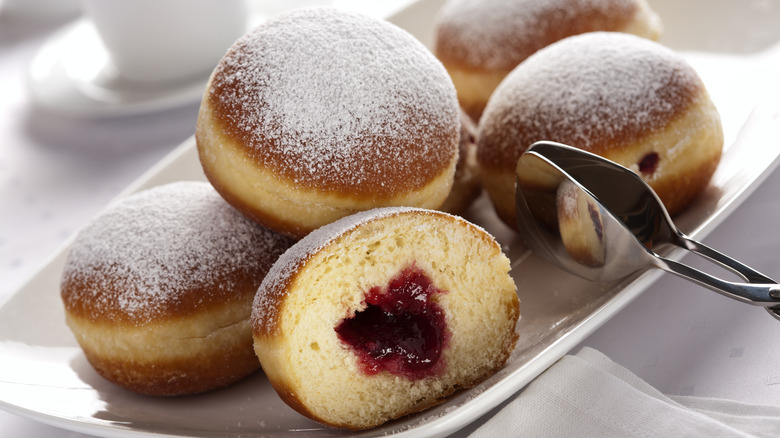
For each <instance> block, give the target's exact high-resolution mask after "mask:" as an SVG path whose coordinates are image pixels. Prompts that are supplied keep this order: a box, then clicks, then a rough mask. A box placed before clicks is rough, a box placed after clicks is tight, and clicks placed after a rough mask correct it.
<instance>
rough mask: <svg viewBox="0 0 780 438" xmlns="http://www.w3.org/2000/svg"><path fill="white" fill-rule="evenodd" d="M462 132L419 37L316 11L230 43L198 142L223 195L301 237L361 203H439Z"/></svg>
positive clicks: (442, 75)
mask: <svg viewBox="0 0 780 438" xmlns="http://www.w3.org/2000/svg"><path fill="white" fill-rule="evenodd" d="M459 129H460V125H459V120H458V103H457V97H456V94H455V89H454V86H453V85H452V81H451V79H450V78H449V76H448V75H447V72H446V70H445V69H444V67H443V66H442V65H441V63H440V62H439V61H438V60H437V59H436V58H435V57H434V56H433V55H432V54H431V53H430V51H428V50H427V49H426V48H425V47H424V46H423V45H422V44H421V43H420V42H419V41H417V40H415V39H414V38H413V37H412V36H411V35H409V34H407V33H405V32H404V31H402V30H401V29H399V28H397V27H395V26H393V25H391V24H390V23H387V22H384V21H381V20H377V19H373V18H368V17H364V16H361V15H358V14H353V13H348V12H344V11H339V10H337V9H333V8H313V9H306V10H299V11H295V12H293V13H289V14H284V16H281V17H278V18H277V19H273V20H269V21H268V22H266V23H265V24H263V25H261V26H260V27H258V28H257V29H255V30H254V31H253V32H250V33H249V34H247V35H245V36H244V37H243V38H241V39H239V40H238V41H237V42H236V43H235V44H234V46H233V47H232V48H231V49H230V50H229V51H228V53H227V54H226V55H225V57H224V58H223V59H222V60H221V62H220V63H219V65H218V66H217V67H216V69H215V71H214V73H213V75H212V77H211V80H210V82H209V84H208V86H207V88H206V92H205V93H204V96H203V100H202V103H201V111H200V114H199V117H198V124H197V129H196V140H197V143H198V152H199V156H200V159H201V163H202V164H203V168H204V171H205V173H206V176H207V177H208V178H209V181H211V182H212V184H213V185H214V186H215V187H216V188H217V190H218V191H219V192H220V193H221V194H223V196H224V197H225V199H227V200H228V201H229V202H230V203H231V204H233V205H234V206H235V207H236V208H238V209H240V210H241V211H242V212H243V213H245V214H246V215H247V216H249V217H252V218H254V219H256V220H258V221H261V222H262V223H264V224H266V225H267V226H271V227H273V228H275V229H277V230H279V231H281V232H285V233H287V234H289V235H292V236H294V237H302V235H304V234H305V233H306V232H308V231H311V230H312V229H315V228H317V227H319V226H321V225H323V224H325V223H328V222H332V221H333V220H335V219H338V218H339V217H342V216H345V215H347V214H351V213H354V212H356V211H360V210H364V209H367V208H373V207H377V206H382V205H415V206H420V207H425V208H437V207H439V206H440V205H441V204H442V202H443V201H444V199H445V198H446V196H447V194H448V192H449V190H450V187H451V185H452V177H453V174H454V172H455V166H456V163H457V158H458V139H459V135H460V134H459ZM237 175H240V177H239V176H237ZM286 206H290V209H291V210H290V211H287V208H286ZM320 215H321V217H320Z"/></svg>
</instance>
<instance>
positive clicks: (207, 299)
mask: <svg viewBox="0 0 780 438" xmlns="http://www.w3.org/2000/svg"><path fill="white" fill-rule="evenodd" d="M290 245H291V242H290V241H289V240H288V239H286V238H284V237H282V236H280V235H279V234H277V233H275V232H272V231H270V230H267V229H265V228H262V227H260V226H258V225H256V224H255V223H253V222H251V221H249V220H248V219H246V218H245V217H243V216H241V215H240V214H239V213H238V212H237V211H235V210H234V209H233V208H232V207H230V206H229V205H228V204H227V203H226V202H225V201H224V200H223V199H222V198H221V197H220V196H219V195H218V194H217V193H216V191H215V190H214V189H213V188H212V187H211V186H210V185H209V184H207V183H202V182H179V183H174V184H169V185H166V186H161V187H157V188H154V189H150V190H148V191H144V192H141V193H138V194H136V195H133V196H131V197H128V198H125V199H123V200H121V201H119V202H117V203H116V204H113V205H111V206H110V207H109V208H107V209H106V210H105V211H104V212H103V213H101V214H100V215H98V216H97V217H95V218H94V219H93V220H92V221H91V222H90V223H89V224H88V225H87V226H86V227H85V228H84V229H83V230H82V231H81V232H80V233H79V234H78V236H77V238H76V240H75V242H74V243H73V246H72V247H71V250H70V253H69V254H68V258H67V260H66V263H65V268H64V271H63V279H62V285H63V299H64V301H65V303H66V307H82V311H83V312H82V313H84V314H85V315H84V316H85V317H90V316H91V315H92V316H95V317H97V315H100V317H102V318H106V317H111V318H116V319H120V320H125V321H134V322H136V323H143V322H145V321H148V320H150V319H152V318H155V317H158V316H160V315H164V314H165V313H167V312H169V311H176V312H179V313H181V312H184V313H186V312H191V311H193V310H195V309H194V308H193V306H194V307H197V306H198V305H199V304H210V303H213V302H215V301H217V300H228V299H231V298H235V297H236V296H237V295H239V294H246V293H247V292H246V291H245V290H244V289H247V285H246V284H243V283H242V284H238V283H237V281H238V282H241V281H242V280H236V278H237V276H236V275H234V274H236V273H242V275H243V276H245V277H246V276H248V275H252V274H256V275H259V276H260V277H259V278H257V279H255V280H254V281H255V282H256V283H254V287H256V286H257V284H259V282H260V281H261V280H262V274H264V273H265V272H266V271H267V269H268V268H269V267H270V266H271V264H272V263H273V262H274V261H275V259H276V258H277V257H278V255H279V254H281V252H282V251H284V250H285V249H286V248H287V247H289V246H290ZM238 277H241V275H239V276H238ZM252 287H253V286H251V285H250V286H249V288H252ZM236 288H240V289H241V290H236ZM204 291H205V292H204ZM253 292H254V289H250V290H249V293H253Z"/></svg>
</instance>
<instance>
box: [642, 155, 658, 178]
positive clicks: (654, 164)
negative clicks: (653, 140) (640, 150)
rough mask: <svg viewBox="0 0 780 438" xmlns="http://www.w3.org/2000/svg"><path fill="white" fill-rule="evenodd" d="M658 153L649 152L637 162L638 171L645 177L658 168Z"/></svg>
mask: <svg viewBox="0 0 780 438" xmlns="http://www.w3.org/2000/svg"><path fill="white" fill-rule="evenodd" d="M659 158H660V157H659V156H658V153H656V152H650V153H649V154H647V155H645V156H644V157H642V159H641V160H639V171H640V172H642V173H643V174H645V175H652V174H653V173H655V170H656V169H657V168H658V159H659Z"/></svg>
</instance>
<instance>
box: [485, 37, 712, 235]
mask: <svg viewBox="0 0 780 438" xmlns="http://www.w3.org/2000/svg"><path fill="white" fill-rule="evenodd" d="M542 140H548V141H555V142H560V143H564V144H568V145H570V146H574V147H578V148H581V149H584V150H587V151H589V152H593V153H595V154H597V155H601V156H603V157H605V158H607V159H610V160H612V161H615V162H617V163H619V164H622V165H623V166H626V167H628V168H630V169H631V170H633V171H635V172H636V173H638V174H639V175H640V176H641V177H642V178H643V179H644V180H645V181H646V182H647V183H648V184H649V185H650V186H651V187H652V188H653V189H654V190H655V191H656V193H657V194H658V196H659V197H660V198H661V200H662V201H663V203H664V205H665V206H666V208H667V209H668V210H669V213H670V214H675V213H677V212H679V211H681V210H682V209H683V208H684V207H685V206H686V205H687V204H688V203H689V202H690V201H692V200H693V199H694V198H695V197H696V195H698V194H699V193H700V192H701V191H702V190H703V189H704V188H705V187H706V185H707V184H708V182H709V180H710V177H711V176H712V174H713V173H714V171H715V168H716V167H717V165H718V162H719V161H720V156H721V151H722V148H723V129H722V127H721V123H720V116H719V115H718V111H717V109H716V108H715V106H714V104H713V103H712V101H711V99H710V97H709V94H708V93H707V90H706V89H705V86H704V83H703V82H702V81H701V79H700V78H699V76H698V74H697V73H696V71H695V70H694V69H693V68H692V67H691V66H690V65H689V64H688V63H687V62H686V61H685V60H684V59H683V58H682V57H681V56H680V55H679V54H677V53H675V52H673V51H672V50H670V49H668V48H666V47H664V46H662V45H660V44H658V43H655V42H653V41H650V40H647V39H644V38H639V37H636V36H633V35H628V34H622V33H617V32H592V33H588V34H583V35H577V36H573V37H569V38H566V39H564V40H561V41H559V42H557V43H554V44H552V45H550V46H547V47H545V48H544V49H542V50H540V51H538V52H536V53H535V54H534V55H532V56H531V57H529V58H528V59H527V60H525V61H524V62H523V63H521V64H520V65H518V66H517V68H515V69H514V70H513V71H512V73H511V74H510V75H509V76H507V77H506V79H505V80H504V81H503V82H502V83H501V85H500V86H499V87H498V88H497V89H496V91H495V93H493V96H492V97H491V98H490V101H489V102H488V106H487V107H486V108H485V113H484V114H483V116H482V120H480V123H479V127H478V132H477V161H478V162H479V165H480V168H481V176H482V184H483V187H484V188H485V189H486V191H487V192H488V193H489V195H490V198H491V200H492V201H493V205H494V206H495V209H496V212H497V213H498V215H499V217H501V219H503V220H504V222H506V223H507V224H508V225H509V226H511V227H516V224H515V217H516V214H515V190H514V187H515V166H516V164H517V160H518V158H519V157H520V155H521V154H522V153H523V152H524V151H525V150H526V149H527V148H528V147H529V146H531V145H532V144H533V143H535V142H537V141H542Z"/></svg>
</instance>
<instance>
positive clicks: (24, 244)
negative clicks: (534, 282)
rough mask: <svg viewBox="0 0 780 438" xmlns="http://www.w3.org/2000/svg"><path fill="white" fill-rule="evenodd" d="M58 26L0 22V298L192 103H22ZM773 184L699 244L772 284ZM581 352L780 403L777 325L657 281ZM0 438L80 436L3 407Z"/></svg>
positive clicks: (778, 244)
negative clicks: (146, 106)
mask: <svg viewBox="0 0 780 438" xmlns="http://www.w3.org/2000/svg"><path fill="white" fill-rule="evenodd" d="M59 24H61V23H52V22H49V23H43V24H41V23H38V24H35V23H31V22H19V21H12V20H9V19H8V17H3V16H2V15H0V279H2V281H0V302H2V301H4V300H5V299H7V298H8V297H9V296H10V295H11V294H12V293H13V292H14V291H15V290H16V289H18V288H19V287H20V286H21V285H22V284H23V283H24V282H25V280H26V279H27V278H30V277H31V276H32V275H34V274H35V272H36V270H37V269H38V268H39V267H40V266H41V265H42V264H43V263H44V262H45V261H46V259H47V258H48V257H49V256H50V255H51V254H52V253H53V252H54V251H55V250H56V249H57V248H58V247H59V246H60V245H61V244H62V243H63V241H64V240H65V239H66V238H67V237H68V236H70V235H71V234H72V233H74V232H75V231H76V230H77V229H78V228H79V227H80V226H82V225H83V224H84V223H85V222H86V221H87V220H88V219H89V218H90V217H92V216H93V215H94V214H95V213H96V212H97V211H98V210H99V209H101V208H102V207H103V206H104V205H105V204H106V203H107V202H108V201H109V200H111V199H112V198H113V197H114V196H115V195H116V194H117V193H118V192H119V191H121V190H122V189H123V188H124V187H125V186H127V185H128V184H129V183H130V182H132V181H133V180H134V179H135V178H137V177H138V176H139V175H140V174H141V173H142V172H143V171H144V170H146V169H147V168H149V167H150V166H151V165H152V164H154V163H155V162H157V161H158V160H159V159H161V158H162V157H163V156H164V155H165V154H167V153H168V152H169V151H170V150H172V149H173V148H174V147H175V146H177V145H178V144H180V143H181V142H182V141H184V140H185V139H186V138H188V137H189V136H190V135H191V134H192V132H193V129H194V124H195V117H196V114H197V104H196V103H193V104H191V105H188V106H184V107H180V108H176V109H172V110H168V111H164V112H161V113H156V114H153V115H140V116H132V117H124V118H114V119H111V118H108V119H100V120H97V119H78V118H70V117H67V116H62V115H57V114H51V113H47V112H45V111H41V110H39V109H36V108H34V107H32V106H31V105H30V101H29V99H28V91H27V89H26V88H25V75H26V68H27V66H28V64H29V62H30V61H31V59H32V57H33V56H34V55H35V53H36V51H37V49H38V48H39V47H40V46H41V44H42V43H43V42H44V41H45V39H46V38H47V37H48V36H49V35H50V34H51V32H52V31H53V30H54V29H55V28H56V27H57V26H58V25H59ZM763 74H768V73H763ZM775 77H777V75H775ZM775 84H776V83H775ZM778 123H780V120H779V121H778ZM732 134H734V133H732ZM727 139H728V138H727ZM730 140H733V138H730ZM778 147H780V139H779V140H778ZM777 187H780V172H774V173H773V174H772V175H771V176H770V177H769V178H768V179H767V180H766V182H765V183H764V184H763V186H762V187H760V188H759V189H758V190H757V191H756V192H755V193H754V194H753V195H751V196H750V197H749V198H748V199H747V200H746V201H745V203H744V204H743V206H742V207H741V208H739V209H738V210H737V211H736V212H735V213H734V214H732V215H731V216H730V217H729V218H728V219H727V220H726V221H725V222H724V223H723V224H722V225H720V226H719V228H718V229H717V230H716V231H715V232H713V233H712V234H711V235H710V236H709V237H708V238H707V239H706V240H705V242H706V243H708V244H710V245H711V246H713V247H715V248H717V249H719V250H721V251H723V252H726V253H727V254H730V255H732V256H734V257H736V258H738V259H741V260H743V261H744V262H746V263H747V264H749V265H752V266H753V267H755V268H757V269H758V270H760V271H762V272H764V273H766V274H767V275H769V276H771V277H775V278H780V233H778V232H777V223H778V220H777V217H779V216H780V192H778V190H777ZM582 345H583V346H589V347H593V348H595V349H597V350H599V351H601V352H603V353H605V354H606V355H607V356H608V357H610V358H611V359H612V360H614V361H615V362H617V363H618V364H620V365H622V366H624V367H625V368H626V369H628V370H630V371H631V372H632V373H634V374H635V375H636V376H638V377H639V378H641V379H644V380H645V381H646V382H647V383H649V384H650V385H652V386H653V387H655V388H656V389H658V390H659V391H661V392H663V393H665V394H670V395H680V396H686V395H692V396H702V397H720V398H726V399H731V400H738V401H743V402H747V403H759V404H769V405H778V406H780V368H778V366H777V364H779V363H780V321H776V320H774V319H772V318H771V317H770V316H769V315H768V314H767V313H766V312H764V311H763V310H761V309H759V308H754V307H750V306H746V305H743V304H739V303H736V302H733V301H731V300H728V299H726V298H723V297H721V296H718V295H716V294H714V293H712V292H710V291H707V290H704V289H702V288H699V287H697V286H694V285H692V284H688V283H686V282H684V281H682V280H679V279H677V278H673V277H671V276H664V277H662V278H661V280H660V281H658V282H657V283H656V284H654V285H653V286H652V287H651V288H650V289H649V290H647V291H646V292H645V293H644V294H642V295H641V296H640V297H639V298H638V299H636V300H635V301H634V302H633V303H631V304H630V305H629V306H628V307H627V308H625V309H624V310H623V311H621V312H620V313H619V314H618V315H617V316H615V317H614V318H613V319H611V320H610V321H608V322H607V323H606V324H605V325H604V326H603V327H601V328H600V329H599V330H597V331H596V332H595V333H593V334H592V335H591V336H590V337H588V338H587V339H586V340H585V341H584V342H583V343H582ZM0 360H2V359H0ZM490 415H492V413H491V414H490ZM474 427H476V426H472V427H470V428H468V429H467V430H464V431H463V434H466V433H468V432H470V431H472V430H473V428H474ZM0 435H2V436H4V437H18V438H21V437H41V436H47V437H55V438H56V437H71V438H77V437H81V436H83V435H80V434H76V433H72V432H69V431H66V430H60V429H56V428H53V427H50V426H46V425H43V424H40V423H37V422H35V421H33V420H30V419H26V418H23V417H19V416H16V415H13V414H10V413H7V412H3V411H0Z"/></svg>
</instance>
